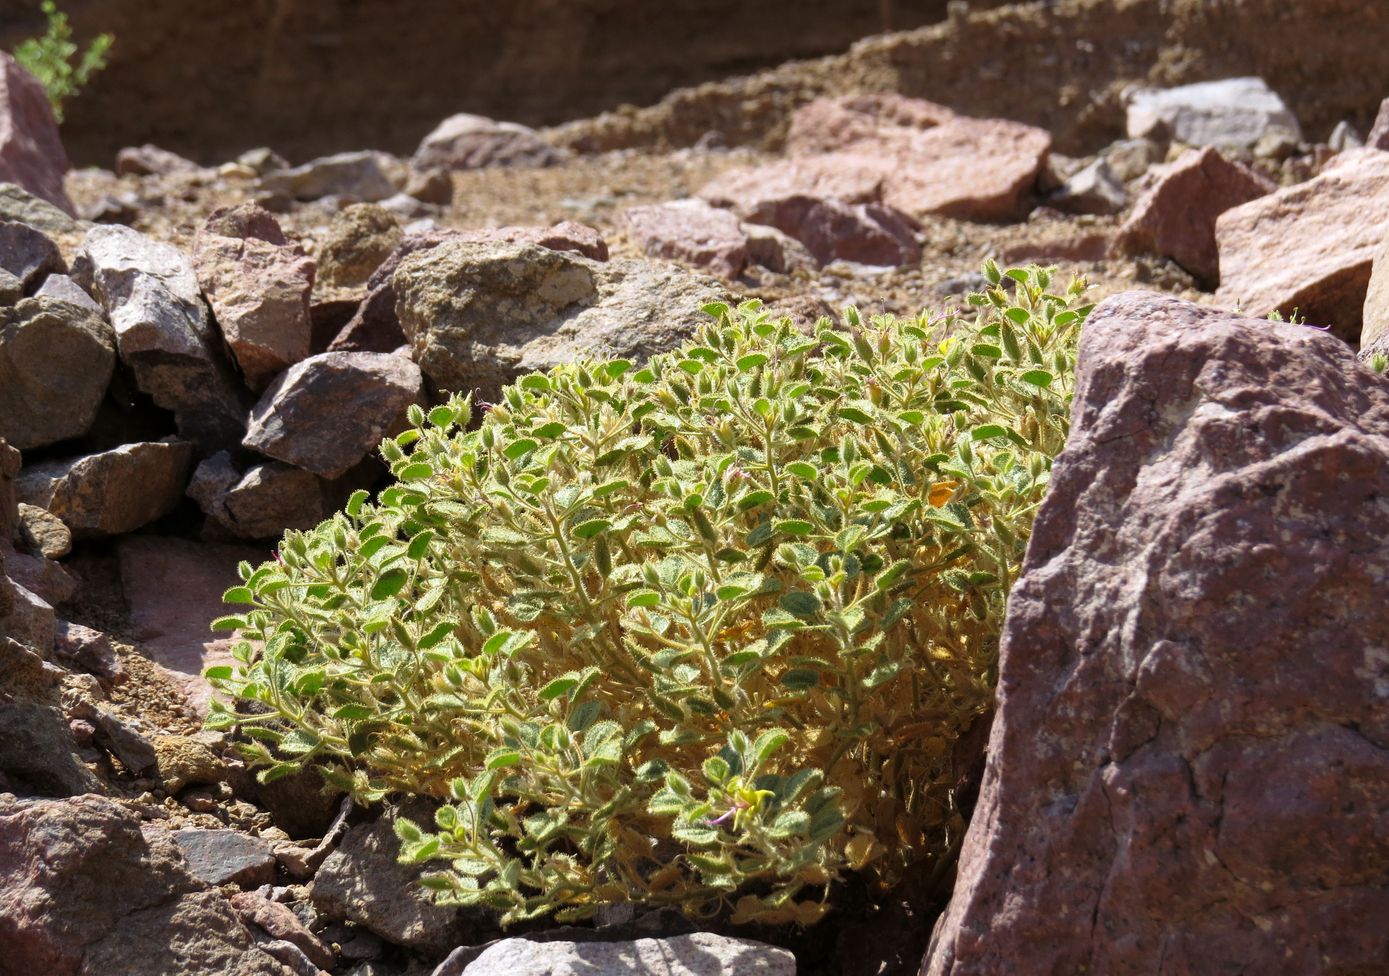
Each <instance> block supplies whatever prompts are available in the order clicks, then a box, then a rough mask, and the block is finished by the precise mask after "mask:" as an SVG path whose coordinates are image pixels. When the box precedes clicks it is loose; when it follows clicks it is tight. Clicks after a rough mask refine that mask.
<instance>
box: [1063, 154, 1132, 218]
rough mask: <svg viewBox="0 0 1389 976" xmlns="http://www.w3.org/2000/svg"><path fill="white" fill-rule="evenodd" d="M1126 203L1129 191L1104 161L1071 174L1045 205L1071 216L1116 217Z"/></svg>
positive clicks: (1098, 161) (1100, 160) (1096, 161)
mask: <svg viewBox="0 0 1389 976" xmlns="http://www.w3.org/2000/svg"><path fill="white" fill-rule="evenodd" d="M1128 202H1129V195H1128V191H1127V190H1125V189H1124V184H1123V183H1122V182H1120V180H1119V177H1118V176H1117V175H1115V173H1114V171H1113V170H1112V169H1110V167H1109V163H1108V162H1106V161H1105V160H1104V159H1103V158H1100V159H1097V160H1095V161H1094V162H1093V163H1091V164H1090V165H1088V166H1086V167H1084V168H1082V169H1080V170H1078V171H1077V172H1075V173H1074V174H1072V175H1071V176H1070V177H1069V178H1068V179H1067V180H1066V181H1065V182H1064V183H1063V184H1062V185H1061V188H1060V189H1059V190H1057V191H1056V192H1055V193H1053V194H1052V195H1051V196H1049V197H1047V206H1049V207H1052V208H1053V209H1056V210H1060V211H1062V212H1063V213H1074V214H1116V213H1118V212H1119V211H1121V210H1123V209H1124V207H1126V206H1128Z"/></svg>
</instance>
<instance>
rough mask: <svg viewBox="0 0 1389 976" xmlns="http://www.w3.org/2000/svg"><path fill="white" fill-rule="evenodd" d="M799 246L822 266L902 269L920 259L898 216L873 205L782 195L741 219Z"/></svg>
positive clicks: (906, 226)
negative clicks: (837, 264) (768, 228)
mask: <svg viewBox="0 0 1389 976" xmlns="http://www.w3.org/2000/svg"><path fill="white" fill-rule="evenodd" d="M746 217H747V219H748V220H749V221H750V222H751V223H754V224H766V225H768V226H771V227H774V228H776V229H777V230H780V231H783V232H784V233H786V234H787V235H788V236H790V237H792V238H794V239H795V240H797V241H799V242H800V243H801V244H802V245H804V246H805V249H806V250H807V251H809V252H810V254H811V256H812V257H813V258H814V259H815V260H816V261H818V262H819V263H821V264H826V263H828V262H830V261H854V262H857V263H859V264H875V265H901V264H916V263H917V262H918V261H920V260H921V245H920V244H918V243H917V240H916V234H915V232H914V230H913V227H912V223H911V221H910V220H908V219H907V217H906V216H905V215H904V214H902V213H901V212H900V211H897V210H893V209H892V208H891V207H885V206H883V205H881V204H877V203H856V204H850V203H843V202H841V201H839V200H837V199H834V198H832V197H831V198H820V197H813V196H786V197H781V198H778V199H767V200H763V201H762V202H761V203H759V204H758V205H757V206H756V207H753V208H752V209H751V210H749V211H748V212H747V214H746Z"/></svg>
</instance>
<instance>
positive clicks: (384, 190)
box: [260, 150, 400, 203]
mask: <svg viewBox="0 0 1389 976" xmlns="http://www.w3.org/2000/svg"><path fill="white" fill-rule="evenodd" d="M399 167H400V162H399V160H397V159H396V158H395V157H394V156H391V155H389V154H388V153H383V152H375V151H371V150H367V151H361V152H344V153H337V154H335V155H332V156H324V157H322V158H320V159H314V160H311V161H309V162H307V163H305V164H304V165H302V166H296V167H294V168H293V169H282V170H275V171H273V172H269V173H266V174H265V175H263V176H262V177H261V178H260V185H261V188H262V189H263V190H266V191H267V192H270V193H278V194H282V195H284V196H286V197H289V198H290V199H291V200H318V199H320V198H322V197H327V196H335V197H346V198H351V199H353V200H358V201H361V202H363V203H375V202H376V201H378V200H385V199H386V198H387V197H390V196H394V195H395V193H396V190H397V189H398V187H397V186H396V183H395V181H394V180H393V179H392V178H391V174H392V173H394V172H395V171H396V170H397V169H399Z"/></svg>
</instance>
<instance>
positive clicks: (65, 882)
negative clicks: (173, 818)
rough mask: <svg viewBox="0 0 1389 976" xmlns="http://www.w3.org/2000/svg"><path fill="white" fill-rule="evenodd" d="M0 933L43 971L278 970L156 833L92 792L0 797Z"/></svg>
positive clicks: (137, 974) (260, 973)
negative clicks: (25, 798) (31, 798)
mask: <svg viewBox="0 0 1389 976" xmlns="http://www.w3.org/2000/svg"><path fill="white" fill-rule="evenodd" d="M0 943H3V944H4V945H5V948H6V955H5V964H6V965H7V966H8V967H10V968H9V970H8V971H11V972H20V973H25V972H27V973H44V974H45V976H83V974H96V973H121V974H122V976H207V974H210V973H217V974H218V976H283V970H282V969H281V967H280V965H279V963H277V962H276V961H274V960H273V959H271V958H270V957H269V956H267V955H265V954H264V953H262V952H261V951H260V950H259V949H257V948H255V946H254V943H253V940H252V937H251V934H250V933H249V932H248V931H247V930H246V928H245V926H244V925H243V924H242V923H241V921H240V920H239V919H238V918H237V917H236V914H235V912H234V911H233V910H232V908H231V906H230V905H229V904H228V903H227V901H226V899H224V898H222V897H221V896H220V895H219V894H217V893H216V892H215V891H210V890H208V889H207V888H206V887H205V886H204V885H203V884H202V883H201V882H199V881H198V880H197V879H196V878H195V877H193V875H192V874H191V873H189V871H188V868H187V866H186V864H185V863H184V860H183V858H182V856H181V855H180V854H179V852H178V848H177V847H176V846H175V844H174V843H173V841H172V840H171V839H170V838H169V836H168V833H167V832H166V831H162V830H151V831H150V832H149V833H147V834H146V833H142V832H141V830H140V821H139V818H138V817H137V816H136V815H135V814H134V813H131V812H128V811H126V810H124V809H122V808H121V807H120V806H117V805H116V804H115V803H113V802H111V801H109V800H106V799H102V798H101V797H95V796H84V797H78V798H76V799H73V800H40V801H22V800H20V801H17V800H14V799H13V798H8V797H0Z"/></svg>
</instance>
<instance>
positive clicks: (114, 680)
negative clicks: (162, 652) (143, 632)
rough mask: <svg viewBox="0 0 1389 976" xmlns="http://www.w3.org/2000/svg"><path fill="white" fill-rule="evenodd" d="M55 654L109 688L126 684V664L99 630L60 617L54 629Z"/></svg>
mask: <svg viewBox="0 0 1389 976" xmlns="http://www.w3.org/2000/svg"><path fill="white" fill-rule="evenodd" d="M53 653H54V654H55V655H57V657H58V658H59V659H60V660H62V661H65V662H66V663H68V664H70V665H72V666H74V667H77V668H80V669H81V670H83V671H86V672H87V673H88V674H94V675H96V676H97V678H98V679H99V680H100V681H101V683H102V686H103V687H105V688H108V689H109V688H113V687H115V686H116V685H119V684H123V683H124V682H125V679H126V672H125V665H124V664H122V663H121V659H120V657H119V656H118V655H117V654H116V652H115V650H114V649H113V648H112V647H111V638H109V637H107V636H106V635H105V634H103V633H102V632H101V631H99V630H93V629H92V628H90V627H84V626H82V625H81V624H74V623H69V622H68V621H66V620H59V621H58V622H57V625H56V627H55V628H54V632H53Z"/></svg>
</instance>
